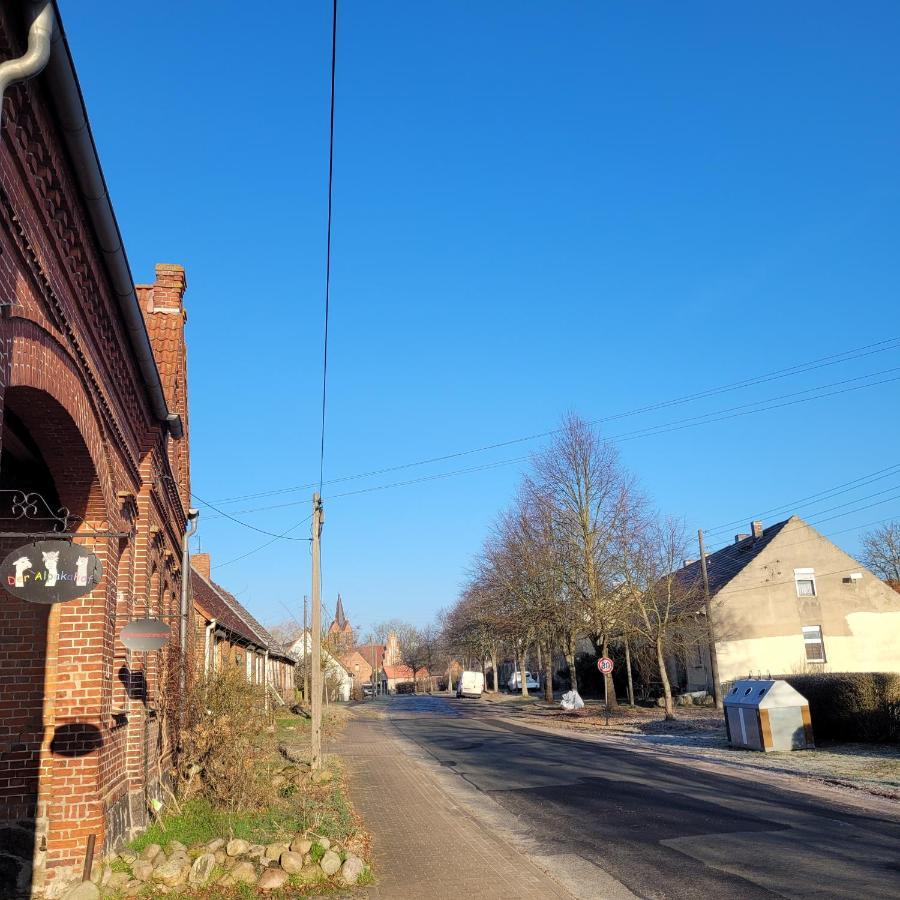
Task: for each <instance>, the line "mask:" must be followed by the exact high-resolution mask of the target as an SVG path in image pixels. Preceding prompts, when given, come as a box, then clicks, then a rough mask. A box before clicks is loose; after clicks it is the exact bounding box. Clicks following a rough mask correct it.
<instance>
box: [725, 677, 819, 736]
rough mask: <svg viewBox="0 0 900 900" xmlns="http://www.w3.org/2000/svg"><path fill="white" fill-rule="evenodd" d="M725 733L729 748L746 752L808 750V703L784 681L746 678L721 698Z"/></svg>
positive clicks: (810, 721) (809, 733)
mask: <svg viewBox="0 0 900 900" xmlns="http://www.w3.org/2000/svg"><path fill="white" fill-rule="evenodd" d="M725 730H726V731H727V733H728V741H729V743H730V744H731V746H732V747H743V748H744V749H746V750H764V751H766V752H769V751H771V750H812V749H814V748H815V743H814V741H813V730H812V719H811V718H810V715H809V703H807V701H806V698H805V697H804V696H803V695H802V694H800V693H799V692H798V691H795V690H794V689H793V688H792V687H791V686H790V685H789V684H788V683H787V682H786V681H780V680H776V679H772V678H748V679H745V680H742V681H735V682H734V684H733V685H732V686H731V689H730V690H729V691H728V693H727V694H726V695H725Z"/></svg>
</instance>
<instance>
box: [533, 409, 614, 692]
mask: <svg viewBox="0 0 900 900" xmlns="http://www.w3.org/2000/svg"><path fill="white" fill-rule="evenodd" d="M535 472H536V482H537V484H538V485H539V486H540V488H541V491H542V492H543V493H544V495H546V496H547V497H549V498H551V499H552V502H553V505H554V506H555V508H556V511H557V519H558V525H557V527H558V529H559V534H560V539H561V541H563V542H564V545H565V547H566V551H565V552H566V555H567V557H568V565H567V567H566V571H567V572H568V577H567V582H568V584H567V587H568V589H569V591H571V593H572V595H573V597H575V598H577V599H578V600H579V601H580V605H581V606H582V608H583V614H582V615H583V618H584V619H585V621H586V622H589V623H590V628H591V630H592V632H593V633H594V634H595V635H596V636H597V638H598V642H599V645H600V648H601V652H602V653H603V655H607V654H608V652H609V641H610V639H611V637H613V635H614V634H616V633H617V632H618V631H619V630H621V619H622V609H621V599H622V598H621V594H620V593H619V592H617V591H616V590H614V589H613V588H614V585H615V581H616V580H617V579H616V577H615V575H614V574H613V571H614V568H615V566H614V562H615V559H614V558H615V553H614V543H615V536H616V530H617V528H618V527H619V525H620V522H621V521H622V520H623V518H624V517H625V515H626V513H627V504H628V501H629V486H630V485H629V481H630V479H629V478H628V477H627V476H626V474H625V472H624V471H623V469H622V466H621V464H620V462H619V455H618V451H617V450H616V448H615V447H614V446H613V444H611V443H610V442H609V441H607V440H604V439H603V438H602V437H601V436H600V434H599V432H598V431H597V430H596V429H594V428H592V427H591V426H590V425H589V424H588V423H586V422H585V421H584V420H582V419H580V418H579V417H578V416H576V415H569V416H567V417H566V418H565V419H564V420H563V424H562V427H561V428H560V431H559V434H558V436H557V438H556V439H555V440H554V441H553V443H552V444H551V445H550V446H549V447H548V448H547V449H546V450H544V451H543V452H542V453H540V454H539V455H538V456H537V457H536V459H535ZM567 661H568V662H569V666H570V669H572V671H573V673H574V642H572V643H571V645H570V647H569V648H568V649H567ZM604 677H605V679H606V682H605V683H606V695H607V698H608V700H609V703H610V705H613V706H614V705H615V704H616V697H615V689H614V686H613V683H612V678H611V676H610V675H606V676H604Z"/></svg>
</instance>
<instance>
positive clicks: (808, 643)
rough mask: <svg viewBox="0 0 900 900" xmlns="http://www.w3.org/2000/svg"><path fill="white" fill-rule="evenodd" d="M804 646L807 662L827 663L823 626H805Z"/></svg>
mask: <svg viewBox="0 0 900 900" xmlns="http://www.w3.org/2000/svg"><path fill="white" fill-rule="evenodd" d="M803 644H804V646H805V648H806V661H807V662H825V644H824V643H823V642H822V626H821V625H804V626H803Z"/></svg>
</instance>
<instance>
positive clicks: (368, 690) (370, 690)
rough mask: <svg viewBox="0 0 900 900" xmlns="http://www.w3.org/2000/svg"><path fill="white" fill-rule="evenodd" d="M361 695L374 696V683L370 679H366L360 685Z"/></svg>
mask: <svg viewBox="0 0 900 900" xmlns="http://www.w3.org/2000/svg"><path fill="white" fill-rule="evenodd" d="M362 692H363V697H374V696H375V685H374V684H372V682H371V681H367V682H365V683H364V684H363V686H362Z"/></svg>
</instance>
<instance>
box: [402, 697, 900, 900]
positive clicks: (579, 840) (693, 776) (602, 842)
mask: <svg viewBox="0 0 900 900" xmlns="http://www.w3.org/2000/svg"><path fill="white" fill-rule="evenodd" d="M498 710H499V708H498V706H496V705H493V704H489V703H487V702H485V701H476V700H454V699H449V698H441V697H398V698H394V699H392V700H391V701H389V705H388V707H387V711H388V713H389V716H390V719H391V722H392V724H393V726H394V727H395V728H396V729H397V730H398V732H399V733H400V734H401V735H402V736H404V737H406V738H408V739H409V740H411V741H413V742H415V744H417V745H418V747H419V748H420V749H421V750H422V751H425V753H427V754H428V755H429V756H430V757H432V758H433V759H434V760H435V761H436V762H437V763H438V764H439V765H440V766H442V767H444V769H445V770H449V771H452V772H454V773H455V774H456V775H457V776H459V777H460V778H463V779H465V781H466V782H468V783H469V784H470V785H472V786H473V787H475V788H477V790H478V791H480V792H482V793H483V794H485V795H487V796H489V797H491V798H493V799H494V800H495V801H496V802H497V803H498V804H500V806H501V807H502V808H503V809H504V810H505V811H507V812H508V813H511V814H512V815H513V816H515V817H516V819H517V820H518V823H517V825H518V826H522V825H524V826H525V827H526V829H527V832H528V834H529V835H530V838H532V839H533V840H534V841H536V842H538V844H539V845H540V846H541V848H542V856H543V858H544V859H546V858H547V857H549V858H551V859H552V858H558V859H559V860H560V861H561V864H564V863H563V862H562V861H564V860H566V859H569V860H571V859H573V858H579V863H581V861H584V862H586V863H589V864H591V865H590V866H585V865H583V864H582V865H580V866H579V867H578V868H579V869H580V870H585V869H586V870H587V871H588V872H591V871H594V872H595V873H596V874H597V875H598V876H600V875H602V873H600V872H597V871H596V869H592V868H591V867H592V866H594V867H599V868H600V869H602V870H603V871H604V872H605V873H608V875H611V876H612V877H613V878H615V879H616V880H618V881H619V882H621V884H623V885H624V886H626V887H627V888H628V889H629V890H630V891H631V892H632V893H633V894H635V895H636V896H638V897H645V898H666V900H670V898H671V900H675V898H684V900H696V898H706V897H709V898H717V900H719V898H741V900H752V898H762V897H770V898H771V897H798V898H799V897H802V898H809V897H815V898H825V897H829V898H830V897H848V898H850V897H852V898H854V900H870V898H871V900H874V898H893V900H896V898H900V810H898V814H897V815H891V814H890V813H886V812H885V811H884V810H883V809H882V810H881V811H879V812H876V811H874V810H872V809H867V808H866V807H865V806H864V805H853V804H850V803H847V804H845V803H843V802H841V801H839V800H835V799H834V798H833V797H830V796H829V797H827V798H826V797H818V796H815V795H810V794H807V793H800V792H796V791H793V790H788V789H786V788H785V787H784V786H781V785H778V784H773V783H771V782H767V781H765V780H757V781H750V780H747V779H744V778H739V777H735V776H733V775H731V774H730V773H728V772H721V773H720V772H708V771H703V770H702V769H697V768H693V767H689V766H686V765H683V764H677V763H671V762H667V761H666V760H663V759H660V758H658V757H656V756H653V755H649V754H642V753H637V752H634V751H630V750H628V749H626V748H623V747H615V746H606V745H600V744H597V743H589V742H585V741H583V740H579V739H578V738H577V737H574V736H572V737H570V736H568V735H566V734H564V733H560V734H546V733H542V732H536V731H534V730H532V729H527V728H524V727H522V726H520V725H516V724H515V723H514V722H511V721H509V720H508V719H505V718H503V717H502V714H501V713H500V712H499V711H498ZM460 864H461V865H464V864H465V861H464V860H460ZM580 877H582V881H586V880H585V878H584V876H583V875H582V876H580ZM588 887H589V886H588V885H587V884H586V883H585V888H588ZM585 895H586V896H589V895H590V893H589V891H588V892H587V893H586V894H585Z"/></svg>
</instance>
